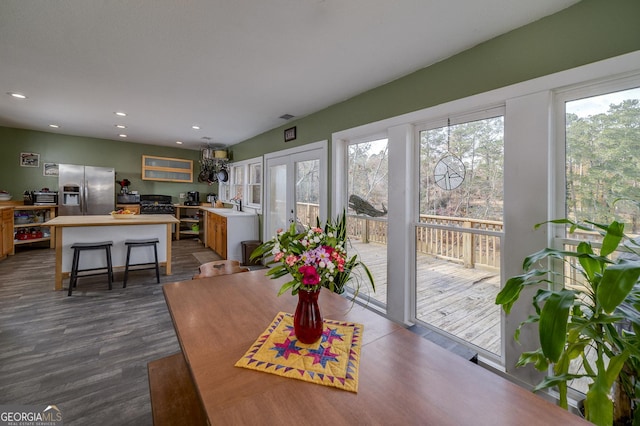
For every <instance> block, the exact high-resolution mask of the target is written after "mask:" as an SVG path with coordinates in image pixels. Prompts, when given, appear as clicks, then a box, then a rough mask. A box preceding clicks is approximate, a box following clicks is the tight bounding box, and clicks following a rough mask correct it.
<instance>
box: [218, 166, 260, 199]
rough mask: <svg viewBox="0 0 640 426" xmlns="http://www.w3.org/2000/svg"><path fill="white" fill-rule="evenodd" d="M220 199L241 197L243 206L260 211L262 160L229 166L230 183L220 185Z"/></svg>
mask: <svg viewBox="0 0 640 426" xmlns="http://www.w3.org/2000/svg"><path fill="white" fill-rule="evenodd" d="M219 192H220V199H221V200H224V201H230V200H231V199H232V198H235V197H240V198H241V199H242V203H243V206H246V207H250V208H254V209H260V208H261V205H262V158H252V159H250V160H244V161H238V162H235V163H232V164H230V165H229V182H226V183H222V182H221V183H220V185H219Z"/></svg>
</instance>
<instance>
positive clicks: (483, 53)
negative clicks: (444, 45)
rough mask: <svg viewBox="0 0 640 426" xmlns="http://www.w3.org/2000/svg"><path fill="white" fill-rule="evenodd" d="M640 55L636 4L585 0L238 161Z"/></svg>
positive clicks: (258, 140)
mask: <svg viewBox="0 0 640 426" xmlns="http://www.w3.org/2000/svg"><path fill="white" fill-rule="evenodd" d="M428 42H433V41H428ZM639 49H640V1H639V0H583V1H581V2H580V3H577V4H576V5H574V6H572V7H570V8H567V9H565V10H563V11H561V12H559V13H556V14H555V15H551V16H548V17H546V18H543V19H541V20H539V21H536V22H533V23H531V24H529V25H526V26H524V27H521V28H518V29H516V30H514V31H511V32H509V33H507V34H503V35H501V36H499V37H496V38H494V39H492V40H489V41H487V42H485V43H482V44H480V45H478V46H475V47H473V48H472V49H469V50H466V51H464V52H462V53H460V54H457V55H455V56H453V57H451V58H448V59H446V60H443V61H442V62H439V63H437V64H434V65H432V66H430V67H427V68H424V69H421V70H419V71H416V72H414V73H412V74H410V75H407V76H405V77H403V78H401V79H398V80H395V81H393V82H391V83H388V84H386V85H383V86H380V87H377V88H375V89H373V90H370V91H368V92H365V93H363V94H361V95H358V96H356V97H354V98H351V99H348V100H346V101H344V102H341V103H339V104H336V105H333V106H330V107H329V108H326V109H324V110H322V111H320V112H318V113H315V114H312V115H310V116H307V117H304V118H301V119H299V120H295V121H291V122H288V123H287V124H286V125H283V126H281V127H278V128H276V129H273V130H271V131H268V132H265V133H263V134H260V135H258V136H256V137H254V138H251V139H248V140H246V141H244V142H242V143H240V144H238V145H234V146H233V147H232V151H233V159H234V160H244V159H247V158H252V157H256V156H259V155H263V154H265V153H268V152H274V151H280V150H283V149H287V148H291V147H294V146H299V145H304V144H307V143H311V142H316V141H320V140H325V139H327V140H331V134H332V133H334V132H337V131H340V130H344V129H349V128H352V127H356V126H360V125H363V124H367V123H372V122H375V121H379V120H382V119H385V118H389V117H394V116H397V115H401V114H404V113H408V112H412V111H417V110H420V109H423V108H427V107H430V106H434V105H438V104H441V103H444V102H448V101H452V100H456V99H460V98H464V97H467V96H471V95H474V94H478V93H483V92H486V91H489V90H492V89H496V88H500V87H504V86H508V85H510V84H514V83H518V82H522V81H526V80H530V79H533V78H536V77H541V76H544V75H547V74H552V73H554V72H558V71H563V70H566V69H570V68H574V67H577V66H580V65H585V64H588V63H591V62H596V61H599V60H602V59H606V58H610V57H614V56H618V55H621V54H624V53H629V52H632V51H636V50H639ZM380 60H384V57H381V58H380ZM639 66H640V64H639ZM292 112H293V113H295V111H292ZM291 126H296V127H297V139H296V141H295V142H288V143H286V144H285V143H284V141H283V131H284V129H286V128H288V127H291Z"/></svg>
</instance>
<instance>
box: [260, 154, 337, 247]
mask: <svg viewBox="0 0 640 426" xmlns="http://www.w3.org/2000/svg"><path fill="white" fill-rule="evenodd" d="M325 158H326V142H324V143H321V142H318V143H314V144H309V145H307V146H303V147H301V148H297V149H296V148H294V149H291V150H285V151H280V152H277V153H274V154H273V155H265V181H266V183H267V187H266V190H265V194H264V196H265V205H266V206H267V209H268V211H267V212H266V214H265V225H264V230H265V235H264V238H266V239H270V238H272V237H273V236H274V235H275V234H276V231H277V230H278V229H285V228H287V227H288V226H289V225H290V224H291V223H292V222H294V221H295V222H297V223H300V224H303V225H309V226H315V225H316V220H317V219H316V218H318V217H319V218H320V221H321V222H322V223H324V221H325V220H326V200H327V193H326V192H327V179H326V174H327V173H326V159H325Z"/></svg>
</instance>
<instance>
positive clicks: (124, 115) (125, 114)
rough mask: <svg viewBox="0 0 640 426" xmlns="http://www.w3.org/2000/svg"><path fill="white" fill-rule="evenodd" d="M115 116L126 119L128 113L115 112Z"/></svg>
mask: <svg viewBox="0 0 640 426" xmlns="http://www.w3.org/2000/svg"><path fill="white" fill-rule="evenodd" d="M114 114H115V115H119V116H120V117H126V116H127V113H126V112H122V111H116V112H114Z"/></svg>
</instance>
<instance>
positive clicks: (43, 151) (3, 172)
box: [0, 127, 218, 203]
mask: <svg viewBox="0 0 640 426" xmlns="http://www.w3.org/2000/svg"><path fill="white" fill-rule="evenodd" d="M21 152H34V153H38V154H40V167H38V168H35V167H21V166H20V161H19V158H20V153H21ZM143 154H144V155H156V156H160V157H171V158H181V159H189V160H193V161H194V165H193V169H194V178H195V179H194V180H195V182H194V183H192V184H187V183H173V182H156V181H149V180H145V181H143V180H142V178H141V167H142V155H143ZM199 155H200V151H194V150H188V149H180V148H171V147H161V146H156V145H145V144H136V143H130V142H120V141H112V140H106V139H95V138H85V137H78V136H69V135H62V134H58V133H48V132H37V131H32V130H23V129H13V128H8V127H0V189H3V190H5V191H9V192H10V193H11V194H12V195H13V198H12V201H16V200H18V201H19V200H22V194H23V193H24V191H25V190H39V189H41V188H49V189H51V190H57V187H58V179H57V178H55V177H47V176H43V173H42V171H43V170H42V164H43V163H45V162H46V163H58V164H60V163H63V164H64V163H67V164H83V165H87V166H104V167H113V168H115V169H116V179H117V180H121V179H129V180H130V181H131V186H130V189H131V190H134V191H138V192H139V193H141V194H163V195H171V196H172V197H173V201H174V202H176V203H178V202H181V201H183V200H180V199H179V194H180V193H181V192H187V191H200V194H201V198H202V194H204V195H205V196H206V194H207V193H209V192H214V193H217V192H218V188H217V184H214V185H212V186H209V185H207V184H203V183H199V182H198V181H197V176H198V173H199V172H200V165H199V163H198V159H199ZM115 189H116V192H119V191H120V185H117V184H116V186H115Z"/></svg>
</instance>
